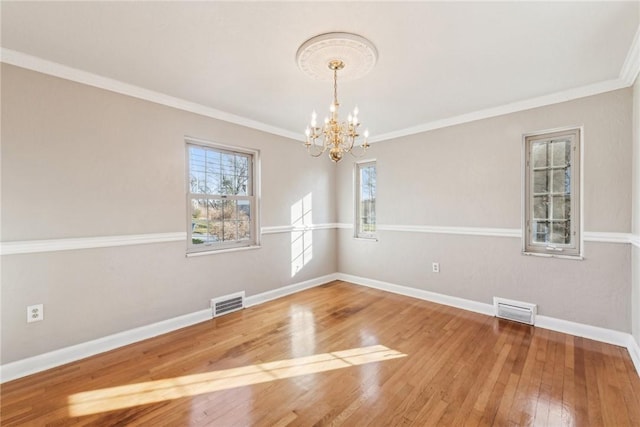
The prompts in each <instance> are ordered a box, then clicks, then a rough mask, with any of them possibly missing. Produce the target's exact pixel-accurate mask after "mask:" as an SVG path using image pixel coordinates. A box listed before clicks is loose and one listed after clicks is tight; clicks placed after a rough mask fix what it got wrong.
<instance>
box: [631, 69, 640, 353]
mask: <svg viewBox="0 0 640 427" xmlns="http://www.w3.org/2000/svg"><path fill="white" fill-rule="evenodd" d="M632 191H633V194H632V201H633V234H634V235H635V236H636V240H635V241H636V242H637V244H638V245H640V79H639V78H636V82H635V84H634V85H633V188H632ZM631 260H632V264H631V265H632V269H631V274H632V282H631V286H632V292H631V301H632V317H633V319H632V330H633V337H634V338H635V340H636V342H637V343H638V344H639V345H640V247H638V246H635V245H634V246H633V248H632V258H631Z"/></svg>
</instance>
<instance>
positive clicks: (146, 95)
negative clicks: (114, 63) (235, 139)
mask: <svg viewBox="0 0 640 427" xmlns="http://www.w3.org/2000/svg"><path fill="white" fill-rule="evenodd" d="M0 62H4V63H5V64H10V65H15V66H17V67H21V68H26V69H28V70H32V71H37V72H40V73H44V74H48V75H51V76H55V77H60V78H62V79H66V80H71V81H74V82H77V83H83V84H86V85H89V86H93V87H97V88H100V89H105V90H108V91H111V92H116V93H120V94H122V95H128V96H132V97H134V98H138V99H143V100H145V101H151V102H154V103H156V104H161V105H165V106H167V107H173V108H177V109H179V110H183V111H188V112H191V113H195V114H199V115H201V116H206V117H211V118H214V119H218V120H223V121H225V122H229V123H234V124H237V125H241V126H245V127H248V128H252V129H256V130H260V131H263V132H267V133H271V134H274V135H279V136H284V137H285V138H291V139H296V140H299V141H302V138H303V134H302V133H299V134H298V133H295V132H291V131H288V130H285V129H281V128H279V127H276V126H271V125H268V124H266V123H262V122H258V121H255V120H251V119H248V118H246V117H241V116H236V115H235V114H231V113H227V112H225V111H221V110H216V109H215V108H211V107H207V106H204V105H201V104H197V103H195V102H191V101H186V100H184V99H180V98H176V97H173V96H170V95H166V94H163V93H160V92H155V91H153V90H149V89H144V88H141V87H139V86H135V85H131V84H128V83H124V82H121V81H119V80H115V79H111V78H108V77H103V76H100V75H98V74H93V73H89V72H87V71H83V70H78V69H76V68H72V67H68V66H66V65H62V64H58V63H56V62H52V61H47V60H45V59H41V58H38V57H36V56H32V55H27V54H25V53H22V52H18V51H15V50H11V49H6V48H0Z"/></svg>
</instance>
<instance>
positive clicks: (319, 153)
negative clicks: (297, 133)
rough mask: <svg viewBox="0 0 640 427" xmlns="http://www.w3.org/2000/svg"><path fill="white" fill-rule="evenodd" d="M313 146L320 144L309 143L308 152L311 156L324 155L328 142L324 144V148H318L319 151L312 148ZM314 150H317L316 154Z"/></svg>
mask: <svg viewBox="0 0 640 427" xmlns="http://www.w3.org/2000/svg"><path fill="white" fill-rule="evenodd" d="M314 141H315V140H314ZM312 146H313V147H318V145H317V144H315V143H314V144H309V145H307V153H309V155H310V156H311V157H320V156H322V155H323V154H324V152H325V151H327V146H326V144H324V145H323V147H322V149H317V150H319V151H317V150H311V147H312ZM314 152H315V153H316V154H314Z"/></svg>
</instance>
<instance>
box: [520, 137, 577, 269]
mask: <svg viewBox="0 0 640 427" xmlns="http://www.w3.org/2000/svg"><path fill="white" fill-rule="evenodd" d="M569 131H578V157H579V158H578V164H579V168H580V169H579V171H578V183H579V184H578V185H579V187H578V191H577V195H578V204H579V208H578V212H579V220H578V223H579V224H578V228H577V229H578V230H579V231H578V234H579V236H578V239H577V241H576V242H577V245H578V252H577V253H575V254H557V253H552V252H532V251H529V250H528V247H527V242H528V238H529V237H528V227H527V218H528V217H529V213H528V212H527V209H528V206H529V201H528V197H529V189H528V188H527V183H528V176H527V174H528V173H529V170H528V167H527V158H528V155H527V139H528V138H530V137H536V136H541V135H551V134H554V133H560V132H569ZM584 137H585V136H584V126H581V125H580V126H566V127H561V128H553V129H547V130H541V131H535V132H530V133H525V134H523V135H522V167H521V169H522V177H521V181H522V183H521V185H522V191H521V206H522V215H521V229H522V254H523V255H528V256H529V255H530V256H539V257H546V258H560V259H571V260H583V259H584V197H583V195H584V190H583V189H584ZM573 194H574V192H573V191H572V197H573Z"/></svg>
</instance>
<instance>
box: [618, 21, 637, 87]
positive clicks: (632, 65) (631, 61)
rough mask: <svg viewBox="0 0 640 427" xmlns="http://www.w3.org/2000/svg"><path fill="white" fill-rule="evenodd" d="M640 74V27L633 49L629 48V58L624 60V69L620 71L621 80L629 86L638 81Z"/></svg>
mask: <svg viewBox="0 0 640 427" xmlns="http://www.w3.org/2000/svg"><path fill="white" fill-rule="evenodd" d="M639 72H640V26H638V30H637V31H636V35H635V36H634V37H633V41H632V42H631V47H630V48H629V52H628V53H627V57H626V58H625V60H624V64H622V69H621V70H620V80H621V81H623V82H624V83H625V84H626V85H627V86H631V85H632V84H633V83H634V82H635V81H636V77H638V73H639Z"/></svg>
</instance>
